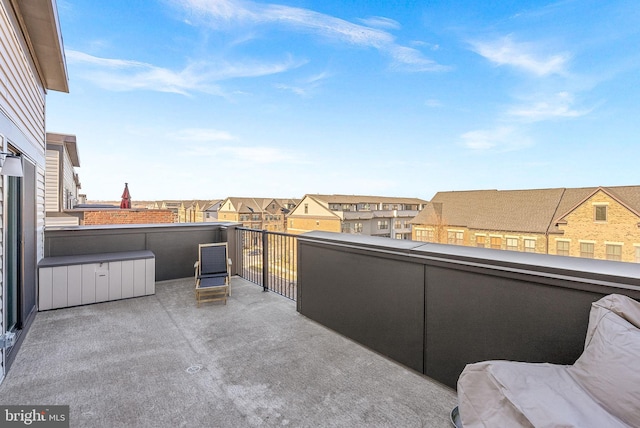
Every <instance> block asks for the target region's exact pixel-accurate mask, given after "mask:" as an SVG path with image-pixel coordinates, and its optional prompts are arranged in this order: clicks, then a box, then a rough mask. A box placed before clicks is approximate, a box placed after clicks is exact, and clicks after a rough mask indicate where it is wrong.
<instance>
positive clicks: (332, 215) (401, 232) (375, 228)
mask: <svg viewBox="0 0 640 428" xmlns="http://www.w3.org/2000/svg"><path fill="white" fill-rule="evenodd" d="M426 204H427V201H425V200H422V199H418V198H398V197H386V196H358V195H318V194H308V195H305V196H304V198H302V201H300V203H299V204H298V206H297V207H296V208H295V209H294V210H293V211H291V213H290V214H289V217H288V220H287V232H288V233H292V234H300V233H304V232H308V231H311V230H323V231H328V232H342V233H354V234H361V235H370V236H381V237H387V238H395V239H411V224H410V221H411V220H412V219H413V218H414V217H415V216H416V215H417V213H418V212H419V211H420V210H421V209H422V208H423V207H424V206H425V205H426Z"/></svg>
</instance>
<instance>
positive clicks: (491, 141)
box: [460, 126, 531, 152]
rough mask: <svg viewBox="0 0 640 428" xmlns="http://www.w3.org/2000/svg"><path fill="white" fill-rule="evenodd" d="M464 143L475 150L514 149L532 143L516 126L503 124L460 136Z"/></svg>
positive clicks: (503, 150) (502, 150) (505, 150)
mask: <svg viewBox="0 0 640 428" xmlns="http://www.w3.org/2000/svg"><path fill="white" fill-rule="evenodd" d="M460 139H461V141H462V145H463V146H465V147H466V148H468V149H471V150H473V151H477V152H482V151H501V152H507V151H513V150H519V149H522V148H525V147H529V146H530V145H531V140H530V139H529V138H528V137H526V136H524V135H521V134H520V133H519V132H518V130H517V129H516V128H513V127H508V126H503V127H497V128H495V129H479V130H475V131H469V132H466V133H464V134H462V135H461V136H460Z"/></svg>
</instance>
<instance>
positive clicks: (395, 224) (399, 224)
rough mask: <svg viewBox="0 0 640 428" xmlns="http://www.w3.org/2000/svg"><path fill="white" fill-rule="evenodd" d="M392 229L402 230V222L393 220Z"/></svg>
mask: <svg viewBox="0 0 640 428" xmlns="http://www.w3.org/2000/svg"><path fill="white" fill-rule="evenodd" d="M393 228H394V229H402V221H400V220H394V221H393Z"/></svg>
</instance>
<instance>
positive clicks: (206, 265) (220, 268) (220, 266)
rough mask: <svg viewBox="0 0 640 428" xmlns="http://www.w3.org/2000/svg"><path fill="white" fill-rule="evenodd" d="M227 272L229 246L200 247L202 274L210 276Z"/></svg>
mask: <svg viewBox="0 0 640 428" xmlns="http://www.w3.org/2000/svg"><path fill="white" fill-rule="evenodd" d="M226 272H227V246H226V245H212V246H201V247H200V274H201V275H210V274H215V273H226Z"/></svg>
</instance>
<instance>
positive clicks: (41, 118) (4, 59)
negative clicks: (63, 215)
mask: <svg viewBox="0 0 640 428" xmlns="http://www.w3.org/2000/svg"><path fill="white" fill-rule="evenodd" d="M45 95H46V91H45V89H44V86H43V84H42V82H41V81H40V78H39V76H38V75H37V71H36V68H35V65H34V63H33V61H32V58H31V56H30V53H29V49H28V47H27V43H26V41H25V40H24V39H23V35H22V31H21V29H20V26H19V24H18V20H17V18H16V17H15V15H14V11H13V7H12V6H11V4H10V3H9V1H8V0H0V116H2V117H0V119H2V121H1V123H3V126H2V128H0V133H2V134H4V135H5V136H6V137H8V139H9V142H10V143H11V144H12V145H14V147H15V148H16V149H17V150H18V151H20V152H21V153H23V154H25V155H26V156H27V158H29V157H30V158H33V159H34V160H35V162H36V177H35V178H36V180H35V181H36V184H35V185H36V189H35V190H36V192H35V193H36V194H35V199H36V201H25V202H26V203H27V204H31V205H32V206H33V204H35V205H36V206H35V210H36V225H29V224H26V225H25V227H33V226H35V227H36V228H37V231H36V240H37V244H36V245H37V250H36V251H37V253H36V257H37V258H41V257H42V256H43V253H44V241H43V240H44V171H43V169H42V168H43V167H44V165H40V164H39V163H40V162H42V160H43V159H44V151H45ZM5 126H6V128H5ZM1 183H2V180H0V184H1ZM2 193H3V192H2V188H1V186H0V207H1V206H2V205H1V203H2V201H1V199H2V196H1V195H2ZM27 194H29V192H27ZM3 216H4V213H3V212H2V211H1V209H0V225H2V224H3ZM2 232H3V231H2V226H0V240H2V236H3V233H2ZM3 258H4V242H2V243H0V266H2V264H3ZM3 275H4V272H0V290H2V285H3V284H1V282H2V278H3ZM4 297H5V296H2V300H1V302H4ZM2 306H3V305H1V304H0V311H1V310H2ZM3 320H4V314H3V313H0V331H2V330H3V329H4V326H3V325H2V322H3ZM2 352H4V351H0V356H1V355H2V354H1V353H2ZM2 361H3V359H2V358H0V364H2ZM3 373H4V367H0V380H1V379H2V375H3Z"/></svg>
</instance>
